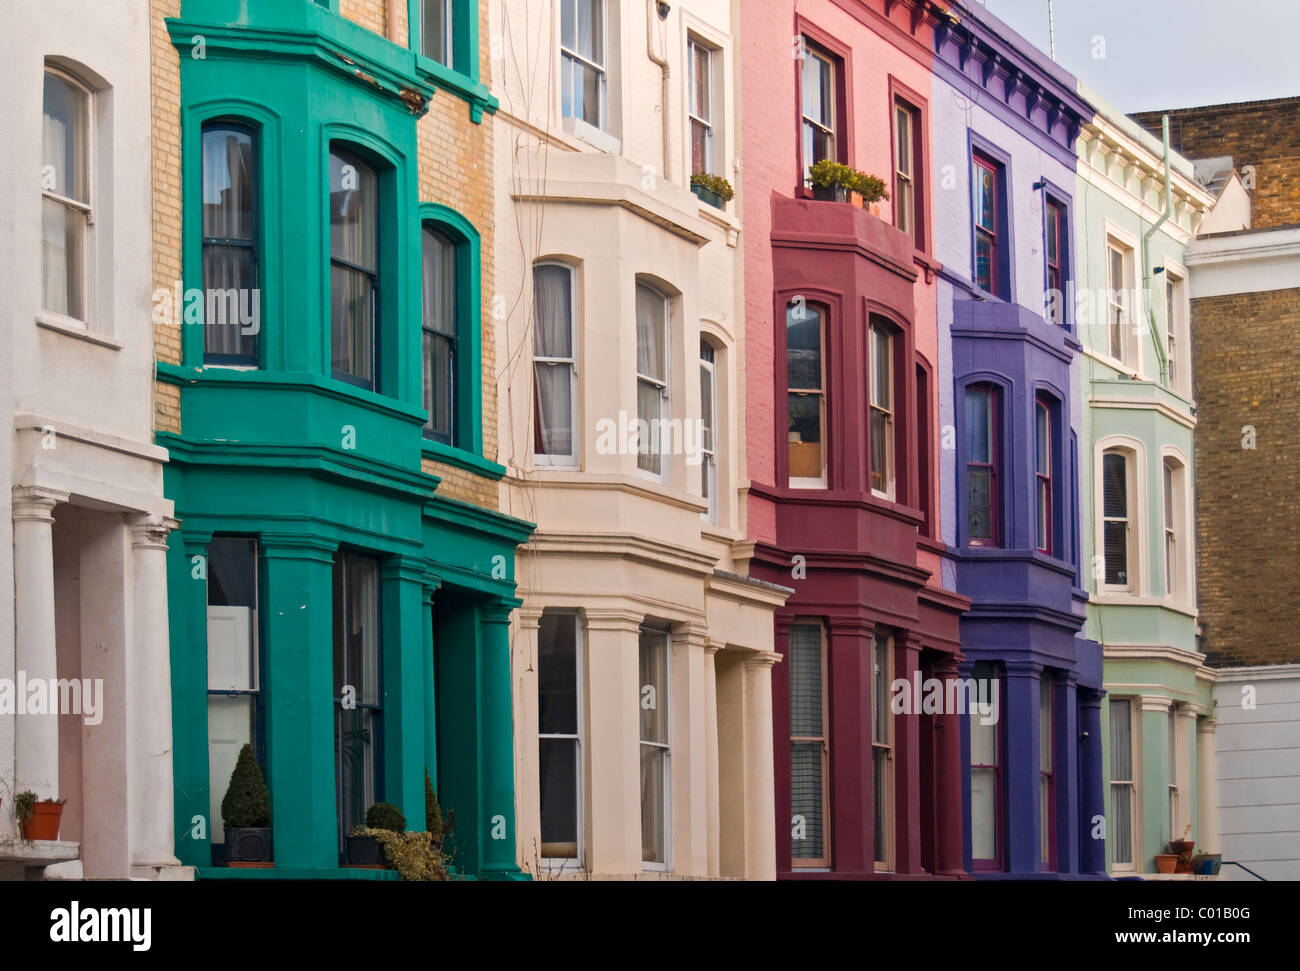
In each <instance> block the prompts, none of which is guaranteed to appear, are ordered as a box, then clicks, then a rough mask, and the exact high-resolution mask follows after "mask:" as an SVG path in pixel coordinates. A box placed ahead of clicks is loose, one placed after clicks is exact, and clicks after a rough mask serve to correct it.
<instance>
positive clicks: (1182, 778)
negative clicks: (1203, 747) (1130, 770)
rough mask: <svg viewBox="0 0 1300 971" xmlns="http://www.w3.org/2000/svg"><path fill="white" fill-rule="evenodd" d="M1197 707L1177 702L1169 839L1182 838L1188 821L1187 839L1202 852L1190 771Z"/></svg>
mask: <svg viewBox="0 0 1300 971" xmlns="http://www.w3.org/2000/svg"><path fill="white" fill-rule="evenodd" d="M1198 711H1199V708H1198V706H1196V705H1179V706H1178V717H1179V719H1180V720H1181V724H1180V725H1179V726H1178V746H1177V749H1176V751H1175V753H1174V757H1175V759H1176V760H1177V761H1176V763H1175V764H1176V766H1177V769H1178V790H1179V792H1178V825H1177V828H1176V832H1175V833H1174V834H1173V835H1172V836H1171V837H1170V839H1182V838H1183V830H1184V829H1186V828H1187V826H1188V824H1191V827H1192V832H1191V836H1190V839H1192V840H1194V841H1195V842H1196V846H1197V848H1198V849H1200V850H1201V851H1202V852H1203V851H1204V849H1205V848H1204V846H1203V845H1202V843H1201V834H1200V833H1199V832H1198V831H1197V826H1198V820H1197V817H1199V816H1200V807H1199V805H1198V801H1199V793H1200V788H1201V787H1200V784H1199V782H1200V780H1199V779H1198V778H1197V775H1196V774H1194V773H1195V770H1196V758H1195V754H1194V753H1195V752H1196V726H1197V722H1199V721H1200V719H1199V718H1198V717H1197V712H1198Z"/></svg>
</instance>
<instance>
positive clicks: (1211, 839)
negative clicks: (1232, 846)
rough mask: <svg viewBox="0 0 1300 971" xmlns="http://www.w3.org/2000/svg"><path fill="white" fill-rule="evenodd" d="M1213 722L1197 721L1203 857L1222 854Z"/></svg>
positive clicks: (1197, 793) (1199, 806)
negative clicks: (1210, 854)
mask: <svg viewBox="0 0 1300 971" xmlns="http://www.w3.org/2000/svg"><path fill="white" fill-rule="evenodd" d="M1214 728H1215V721H1214V719H1213V718H1198V719H1197V720H1196V799H1197V814H1198V815H1199V816H1200V822H1199V824H1198V828H1199V829H1200V833H1199V834H1198V835H1197V837H1196V840H1197V842H1198V843H1199V844H1200V851H1201V852H1202V853H1218V852H1220V850H1219V767H1218V757H1217V756H1216V755H1215V752H1214Z"/></svg>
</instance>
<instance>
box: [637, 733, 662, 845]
mask: <svg viewBox="0 0 1300 971" xmlns="http://www.w3.org/2000/svg"><path fill="white" fill-rule="evenodd" d="M667 765H668V753H667V752H666V751H665V750H664V749H661V748H657V747H655V746H651V745H642V746H641V860H642V862H643V863H663V862H665V852H664V836H665V830H666V826H665V823H666V822H667V819H666V811H665V810H666V807H665V805H664V800H665V797H666V796H667V792H666V789H667V787H666V785H665V782H666V780H665V775H666V771H665V770H666V768H667Z"/></svg>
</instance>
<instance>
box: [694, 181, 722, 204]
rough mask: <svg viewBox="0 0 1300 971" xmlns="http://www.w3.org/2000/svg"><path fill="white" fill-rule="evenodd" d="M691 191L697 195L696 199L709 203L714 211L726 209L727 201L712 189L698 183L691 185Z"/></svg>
mask: <svg viewBox="0 0 1300 971" xmlns="http://www.w3.org/2000/svg"><path fill="white" fill-rule="evenodd" d="M691 191H692V192H694V193H695V195H696V198H698V199H699V200H700V201H701V202H707V203H708V204H709V205H711V206H712V207H713V208H714V209H724V208H726V205H727V203H726V200H725V199H723V198H722V193H721V192H714V191H713V190H712V189H708V188H705V187H704V186H702V185H700V184H699V183H698V182H692V183H691Z"/></svg>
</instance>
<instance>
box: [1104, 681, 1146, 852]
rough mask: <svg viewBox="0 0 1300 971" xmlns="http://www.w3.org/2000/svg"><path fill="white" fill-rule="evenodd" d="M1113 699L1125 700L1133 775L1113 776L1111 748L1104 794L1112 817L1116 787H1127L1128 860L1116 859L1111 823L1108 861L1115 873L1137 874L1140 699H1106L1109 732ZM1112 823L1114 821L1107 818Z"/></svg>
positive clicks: (1123, 696)
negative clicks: (1127, 776) (1121, 777)
mask: <svg viewBox="0 0 1300 971" xmlns="http://www.w3.org/2000/svg"><path fill="white" fill-rule="evenodd" d="M1116 701H1123V702H1127V703H1128V715H1129V725H1128V737H1129V749H1130V751H1129V765H1130V766H1131V767H1132V771H1133V778H1131V779H1120V780H1116V779H1115V778H1114V766H1115V758H1114V754H1113V751H1112V755H1111V757H1110V759H1109V760H1108V761H1109V764H1108V765H1107V772H1106V794H1107V796H1109V802H1110V806H1111V815H1112V817H1113V816H1114V813H1115V806H1114V799H1115V789H1114V787H1115V786H1117V785H1122V786H1127V787H1128V793H1129V838H1130V840H1131V843H1130V845H1129V848H1128V849H1129V852H1128V855H1129V860H1128V861H1127V862H1125V863H1119V862H1116V859H1115V857H1116V853H1115V849H1116V846H1115V843H1114V842H1113V840H1114V826H1111V827H1109V831H1108V832H1107V841H1106V842H1107V848H1108V852H1109V856H1110V860H1111V870H1112V871H1113V872H1115V873H1136V872H1137V869H1138V862H1139V860H1140V859H1141V857H1140V854H1141V852H1142V793H1141V784H1142V760H1141V755H1142V736H1141V735H1140V734H1139V733H1140V731H1141V728H1142V699H1141V698H1139V697H1137V696H1136V695H1119V696H1112V697H1111V698H1110V699H1108V701H1107V708H1106V731H1107V733H1109V732H1110V705H1111V704H1113V703H1114V702H1116ZM1111 742H1113V739H1108V744H1107V748H1108V750H1110V743H1111ZM1110 821H1111V822H1112V823H1113V822H1114V820H1113V819H1112V820H1110Z"/></svg>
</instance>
